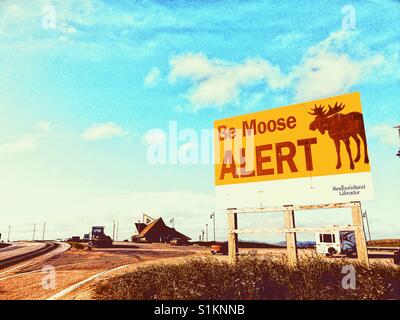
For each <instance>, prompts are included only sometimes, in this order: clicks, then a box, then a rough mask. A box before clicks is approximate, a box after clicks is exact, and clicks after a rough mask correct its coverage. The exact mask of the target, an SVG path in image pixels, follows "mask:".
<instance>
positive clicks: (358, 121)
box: [309, 102, 369, 170]
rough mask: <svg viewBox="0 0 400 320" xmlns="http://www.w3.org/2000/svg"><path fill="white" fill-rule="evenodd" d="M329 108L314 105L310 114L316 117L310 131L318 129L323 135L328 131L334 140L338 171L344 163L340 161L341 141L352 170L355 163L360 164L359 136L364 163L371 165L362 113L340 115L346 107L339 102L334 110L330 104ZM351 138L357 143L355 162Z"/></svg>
mask: <svg viewBox="0 0 400 320" xmlns="http://www.w3.org/2000/svg"><path fill="white" fill-rule="evenodd" d="M328 107H329V110H325V107H324V106H321V105H320V106H319V107H317V105H316V104H314V109H311V111H312V112H309V114H311V115H313V116H315V119H314V121H313V122H311V123H310V130H312V131H315V130H317V129H318V130H319V132H321V134H325V131H328V134H329V137H330V138H331V139H332V140H333V142H334V143H335V147H336V154H337V164H336V169H339V168H341V167H342V161H341V159H340V141H341V140H343V142H344V145H345V146H346V150H347V154H348V155H349V159H350V169H351V170H354V162H358V161H359V160H360V158H361V155H360V138H359V137H358V136H360V137H361V139H362V140H363V143H364V163H369V159H368V150H367V139H366V137H365V129H364V120H363V117H362V113H360V112H350V113H347V114H342V113H339V112H340V111H342V110H343V109H344V107H345V105H344V104H343V106H342V103H340V104H339V105H338V103H337V102H336V103H335V106H334V107H333V108H332V107H331V106H330V105H329V104H328ZM350 137H352V138H353V139H354V140H355V142H356V143H357V156H356V157H355V159H354V161H353V157H352V155H351V147H350Z"/></svg>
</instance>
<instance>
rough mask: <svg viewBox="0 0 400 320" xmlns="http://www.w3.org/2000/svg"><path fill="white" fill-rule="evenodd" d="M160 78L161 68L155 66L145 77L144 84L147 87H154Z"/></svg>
mask: <svg viewBox="0 0 400 320" xmlns="http://www.w3.org/2000/svg"><path fill="white" fill-rule="evenodd" d="M159 78H160V70H159V69H158V68H153V69H151V70H150V71H149V73H148V74H147V75H146V77H145V78H144V85H145V86H146V87H153V86H155V85H156V84H157V82H158V80H159Z"/></svg>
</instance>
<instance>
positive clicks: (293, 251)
mask: <svg viewBox="0 0 400 320" xmlns="http://www.w3.org/2000/svg"><path fill="white" fill-rule="evenodd" d="M285 228H295V221H294V211H293V210H286V211H285ZM296 240H297V239H296V232H286V249H287V256H288V262H289V265H291V266H294V265H296V264H297V262H298V257H297V241H296Z"/></svg>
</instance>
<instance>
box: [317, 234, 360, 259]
mask: <svg viewBox="0 0 400 320" xmlns="http://www.w3.org/2000/svg"><path fill="white" fill-rule="evenodd" d="M315 244H316V249H317V253H321V254H326V255H333V254H337V253H341V254H345V255H347V256H351V255H353V253H356V252H357V247H356V239H355V235H354V231H336V232H328V233H324V232H316V233H315Z"/></svg>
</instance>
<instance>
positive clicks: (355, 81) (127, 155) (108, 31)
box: [0, 0, 400, 241]
mask: <svg viewBox="0 0 400 320" xmlns="http://www.w3.org/2000/svg"><path fill="white" fill-rule="evenodd" d="M349 4H350V5H352V7H353V8H354V13H355V18H356V19H355V25H351V27H348V28H343V26H342V20H343V19H346V15H347V14H348V11H346V10H344V13H342V9H343V6H345V5H349ZM53 13H54V15H53ZM52 17H53V18H54V19H53V20H50V23H49V20H48V19H49V18H52ZM399 21H400V4H399V2H395V1H354V2H352V3H348V2H343V1H330V2H322V1H304V2H302V4H301V5H296V6H294V5H293V2H292V1H280V2H279V3H278V2H274V1H245V2H244V1H137V2H131V1H100V0H84V1H80V2H79V3H78V2H76V1H50V0H46V1H39V0H36V1H32V2H29V4H28V3H27V2H26V1H8V0H5V1H2V2H0V38H1V42H0V102H1V103H0V114H1V117H0V163H1V166H0V176H1V177H2V178H1V179H0V191H1V194H2V198H3V199H2V201H0V212H1V216H2V219H1V223H0V232H2V233H3V238H4V234H5V233H6V232H7V228H8V225H12V226H13V227H12V228H13V230H14V231H15V232H14V233H13V234H12V238H13V239H17V238H29V237H30V232H29V230H31V229H32V228H33V224H34V223H35V222H36V223H38V224H41V223H42V222H43V221H45V220H46V221H47V224H48V232H49V237H67V236H71V235H72V234H78V235H82V234H83V233H84V232H87V231H88V230H89V228H90V226H91V225H95V224H104V225H105V226H106V228H108V231H109V232H111V230H110V228H111V225H112V220H113V219H117V220H119V221H120V238H127V237H128V236H129V235H130V234H131V233H132V230H133V225H132V224H133V222H134V221H136V220H138V219H139V218H140V216H141V214H142V213H143V212H146V213H148V214H149V215H150V216H156V217H157V216H163V217H165V220H167V221H168V220H169V219H170V218H171V217H175V225H176V227H177V228H178V227H179V228H180V229H181V230H182V231H183V232H186V233H188V234H189V235H190V236H192V237H193V238H197V237H198V234H199V233H200V230H201V229H202V228H204V225H205V224H206V223H209V224H210V223H211V221H210V220H209V218H208V214H209V213H210V212H212V210H213V209H214V204H213V192H214V187H213V166H212V165H211V164H209V165H204V164H196V165H195V164H191V165H190V164H189V165H182V164H177V165H172V164H165V165H151V164H149V163H148V161H147V159H146V150H147V148H148V146H147V143H148V142H149V141H151V139H157V136H152V135H151V134H149V130H152V129H156V128H159V129H162V130H165V131H168V126H169V122H170V121H177V125H178V129H185V128H189V129H194V130H196V131H198V132H200V130H201V129H207V128H212V125H213V121H214V120H215V119H219V118H225V117H229V116H233V115H238V114H241V113H245V112H252V111H257V110H264V109H269V108H275V107H278V106H282V105H288V104H291V103H295V102H302V101H307V100H311V99H317V98H322V97H328V96H331V95H336V94H341V93H346V92H353V91H359V92H361V99H362V103H363V109H364V118H365V121H366V127H367V136H368V142H369V148H370V158H371V166H372V174H373V179H374V184H375V191H376V200H374V201H369V202H366V203H364V204H363V208H365V209H366V210H367V211H368V213H369V216H370V221H371V231H372V234H373V236H375V237H377V238H381V237H399V234H400V219H399V218H398V217H399V214H400V212H399V209H398V204H397V198H398V196H399V194H400V192H399V191H400V170H399V168H400V159H399V158H396V157H395V153H396V151H397V149H398V147H399V140H398V137H397V135H396V131H395V130H394V129H393V128H392V127H393V126H394V125H396V124H398V123H400V112H399V103H400V87H399V84H400V83H399V75H400V72H399V71H400V70H399V65H400V57H399V53H400V42H399V40H400V31H399V30H400V22H399ZM150 132H152V131H150ZM184 144H185V142H181V144H180V146H182V145H184ZM348 216H349V215H348V214H346V213H343V212H337V213H330V212H320V213H318V214H312V216H311V218H310V217H308V216H305V217H304V218H303V215H300V216H299V223H300V224H301V223H304V224H306V223H311V224H313V223H314V224H319V225H326V224H332V223H335V224H338V223H340V222H343V223H346V222H348ZM225 218H226V217H225V214H224V213H223V212H219V213H218V215H217V220H218V228H217V234H218V236H219V237H220V238H224V237H225V233H226V232H225V230H226V224H225V220H226V219H225ZM346 219H347V220H346ZM303 220H304V221H303ZM279 221H280V218H279V217H271V218H269V217H268V216H263V217H259V216H257V217H254V218H251V219H249V220H248V221H246V222H244V223H248V224H249V225H251V224H253V225H254V223H257V224H258V223H263V224H270V225H271V224H275V223H279ZM265 239H266V240H268V238H265ZM271 239H272V238H271ZM272 240H275V238H274V239H272ZM272 240H271V241H272Z"/></svg>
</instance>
